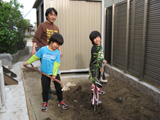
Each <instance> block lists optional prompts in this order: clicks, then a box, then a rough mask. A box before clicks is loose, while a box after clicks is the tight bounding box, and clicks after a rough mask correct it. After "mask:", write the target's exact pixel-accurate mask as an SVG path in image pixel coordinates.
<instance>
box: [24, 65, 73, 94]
mask: <svg viewBox="0 0 160 120" xmlns="http://www.w3.org/2000/svg"><path fill="white" fill-rule="evenodd" d="M30 65H31V66H32V67H28V66H25V67H26V68H29V69H32V70H35V71H37V72H39V73H41V74H43V75H45V76H47V77H49V78H51V76H50V75H47V74H46V73H44V72H42V71H40V70H38V69H36V68H35V67H34V66H33V65H32V64H30ZM53 80H54V81H56V82H58V83H59V84H61V85H63V88H62V91H67V90H70V88H69V87H68V86H67V85H66V84H64V83H62V82H61V81H59V80H57V79H56V78H55V79H53Z"/></svg>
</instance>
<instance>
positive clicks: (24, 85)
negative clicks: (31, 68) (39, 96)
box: [21, 68, 36, 120]
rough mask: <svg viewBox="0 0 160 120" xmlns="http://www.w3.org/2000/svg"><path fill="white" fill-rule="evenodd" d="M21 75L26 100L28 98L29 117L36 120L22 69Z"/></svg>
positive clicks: (30, 119)
mask: <svg viewBox="0 0 160 120" xmlns="http://www.w3.org/2000/svg"><path fill="white" fill-rule="evenodd" d="M21 75H22V81H23V87H24V92H25V98H26V105H27V109H28V116H29V120H35V119H36V118H35V116H34V114H33V110H32V107H31V103H30V99H29V95H28V93H27V86H26V83H25V80H24V74H23V70H22V68H21Z"/></svg>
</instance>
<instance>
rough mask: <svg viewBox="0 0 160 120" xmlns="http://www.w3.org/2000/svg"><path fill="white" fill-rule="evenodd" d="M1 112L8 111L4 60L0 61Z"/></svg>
mask: <svg viewBox="0 0 160 120" xmlns="http://www.w3.org/2000/svg"><path fill="white" fill-rule="evenodd" d="M1 112H6V107H5V89H4V77H3V68H2V62H1V61H0V113H1Z"/></svg>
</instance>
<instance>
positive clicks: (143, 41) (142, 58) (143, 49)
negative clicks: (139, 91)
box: [139, 0, 148, 80]
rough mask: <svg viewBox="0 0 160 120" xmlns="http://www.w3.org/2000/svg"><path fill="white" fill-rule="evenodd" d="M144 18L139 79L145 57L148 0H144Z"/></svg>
mask: <svg viewBox="0 0 160 120" xmlns="http://www.w3.org/2000/svg"><path fill="white" fill-rule="evenodd" d="M144 2H145V3H144V18H143V39H142V53H141V66H140V78H139V79H140V80H142V78H143V73H144V58H145V43H146V25H147V7H148V0H145V1H144Z"/></svg>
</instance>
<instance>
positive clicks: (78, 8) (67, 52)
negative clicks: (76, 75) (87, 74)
mask: <svg viewBox="0 0 160 120" xmlns="http://www.w3.org/2000/svg"><path fill="white" fill-rule="evenodd" d="M53 7H54V8H55V9H56V10H57V11H58V16H57V20H56V22H55V24H56V25H57V26H58V27H59V30H60V33H61V34H62V35H63V37H64V44H63V46H62V53H63V58H62V59H61V67H60V70H61V71H64V70H71V69H78V70H79V69H87V68H89V61H90V54H91V53H90V52H91V47H92V44H91V42H90V40H89V34H90V32H91V31H93V30H98V31H100V32H101V2H86V1H70V0H53Z"/></svg>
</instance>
